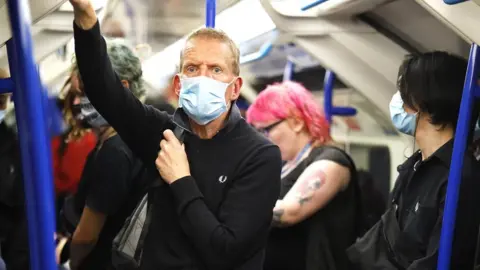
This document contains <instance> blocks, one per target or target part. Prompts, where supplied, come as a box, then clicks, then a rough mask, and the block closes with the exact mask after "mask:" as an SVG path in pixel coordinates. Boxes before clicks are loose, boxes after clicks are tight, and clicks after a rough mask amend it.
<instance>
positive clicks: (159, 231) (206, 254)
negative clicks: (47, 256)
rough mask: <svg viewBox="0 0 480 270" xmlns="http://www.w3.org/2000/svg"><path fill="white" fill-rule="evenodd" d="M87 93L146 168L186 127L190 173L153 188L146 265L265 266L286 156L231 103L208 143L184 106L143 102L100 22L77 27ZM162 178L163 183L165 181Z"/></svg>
mask: <svg viewBox="0 0 480 270" xmlns="http://www.w3.org/2000/svg"><path fill="white" fill-rule="evenodd" d="M74 34H75V49H76V55H77V61H78V66H79V69H80V73H81V76H82V79H83V82H84V85H85V92H86V94H87V96H88V98H89V99H90V101H91V102H92V104H93V105H94V106H95V108H96V109H97V110H98V112H99V113H100V114H101V115H102V116H103V117H105V119H106V120H107V121H108V123H110V124H111V125H112V126H113V127H114V128H115V130H116V131H117V132H118V133H119V134H120V136H121V137H122V139H123V140H124V141H125V143H127V145H128V146H129V147H130V149H132V151H133V152H134V153H135V154H136V155H137V156H139V157H140V158H141V159H142V160H143V162H144V164H145V166H147V167H148V168H149V169H150V170H152V171H153V172H155V173H156V174H157V175H158V172H157V170H156V167H155V160H156V158H157V155H158V151H159V150H160V146H159V144H160V141H161V140H162V138H163V132H164V131H165V130H166V129H171V130H174V128H175V127H176V126H178V127H181V128H183V129H184V130H185V131H186V133H185V138H184V143H185V150H186V153H187V156H188V161H189V165H190V172H191V175H192V176H188V177H184V178H182V179H179V180H177V181H175V182H174V183H173V184H171V185H166V184H165V185H161V186H159V187H157V188H155V189H154V190H153V191H151V192H150V194H151V195H152V196H149V206H150V207H152V219H151V223H150V229H149V230H148V235H147V237H146V240H145V246H144V252H143V255H142V265H141V269H162V270H169V269H189V270H196V269H208V270H216V269H219V270H220V269H222V270H229V269H235V270H260V269H262V265H263V257H264V246H265V243H266V238H267V234H268V230H269V227H270V223H271V220H272V215H273V213H272V209H273V207H274V205H275V202H276V200H277V198H278V193H279V182H280V181H279V180H280V171H281V158H280V151H279V149H278V147H276V146H274V145H273V144H271V143H270V142H269V141H268V140H267V139H266V138H264V137H263V136H262V135H261V134H259V133H258V132H256V131H255V130H254V129H253V128H252V127H251V126H250V125H248V124H247V123H246V122H245V120H244V119H242V118H241V116H240V112H239V110H238V108H237V107H236V106H235V105H233V106H232V109H231V112H230V115H229V118H228V120H227V122H226V123H225V127H224V128H223V129H222V130H220V131H219V132H218V133H217V135H215V136H214V137H213V138H212V139H209V140H203V139H200V138H199V137H197V136H196V135H195V134H193V133H192V132H191V130H190V125H189V119H188V117H187V115H186V114H185V113H184V112H183V111H182V110H181V109H180V110H177V111H176V112H175V113H174V115H173V116H171V115H168V114H167V113H165V112H161V111H158V110H156V109H154V108H153V107H152V106H148V105H143V104H142V103H141V102H140V101H139V100H138V99H136V98H135V97H134V96H133V95H132V93H131V92H130V91H129V90H127V89H125V88H124V87H123V85H122V83H121V82H120V80H119V79H118V77H117V76H116V74H115V73H114V71H113V70H112V66H111V64H110V61H109V59H108V56H107V53H106V46H105V41H104V39H103V38H102V36H101V35H100V29H99V25H98V23H97V25H96V26H95V27H94V28H93V29H91V30H89V31H82V30H81V29H79V28H78V27H77V26H74ZM162 182H163V181H162Z"/></svg>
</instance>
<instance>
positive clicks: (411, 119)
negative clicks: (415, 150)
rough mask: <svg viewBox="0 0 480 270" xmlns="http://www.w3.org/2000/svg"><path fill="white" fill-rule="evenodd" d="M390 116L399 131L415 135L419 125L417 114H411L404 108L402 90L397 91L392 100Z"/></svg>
mask: <svg viewBox="0 0 480 270" xmlns="http://www.w3.org/2000/svg"><path fill="white" fill-rule="evenodd" d="M390 117H391V118H392V122H393V125H394V126H395V128H397V129H398V131H400V132H402V133H404V134H407V135H410V136H413V135H414V134H415V128H416V125H417V114H410V113H407V112H406V111H405V109H404V108H403V100H402V97H401V96H400V92H397V93H395V95H393V97H392V101H390Z"/></svg>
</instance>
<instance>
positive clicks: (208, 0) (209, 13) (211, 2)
mask: <svg viewBox="0 0 480 270" xmlns="http://www.w3.org/2000/svg"><path fill="white" fill-rule="evenodd" d="M205 13H206V23H205V26H207V27H209V28H215V15H216V14H217V3H216V0H205Z"/></svg>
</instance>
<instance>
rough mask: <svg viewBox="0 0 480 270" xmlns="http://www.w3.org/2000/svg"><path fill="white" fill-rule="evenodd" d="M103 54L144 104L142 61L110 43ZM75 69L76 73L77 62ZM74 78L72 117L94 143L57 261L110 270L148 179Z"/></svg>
mask: <svg viewBox="0 0 480 270" xmlns="http://www.w3.org/2000/svg"><path fill="white" fill-rule="evenodd" d="M107 53H108V57H109V59H110V61H111V66H112V67H113V69H114V70H115V71H116V73H117V74H118V75H117V76H118V78H119V79H120V80H121V83H122V85H124V86H125V87H126V88H127V89H129V91H130V92H131V93H132V94H133V95H134V96H135V97H137V98H138V99H140V100H143V99H144V96H145V92H146V91H145V88H144V87H143V82H142V70H141V63H140V59H139V58H138V57H137V56H136V55H135V54H134V52H133V51H132V50H131V49H130V48H129V47H128V46H126V45H124V44H123V43H122V42H118V41H115V42H113V41H111V42H109V43H108V45H107ZM73 65H74V66H75V68H74V70H75V72H78V68H77V62H76V60H75V62H74V63H73ZM77 76H78V80H79V84H78V88H76V89H72V91H74V92H75V93H76V94H75V96H74V100H73V101H72V113H73V117H74V118H75V119H77V120H78V121H80V122H81V123H82V125H83V126H84V127H88V128H91V129H92V130H93V131H94V132H95V133H96V134H97V137H98V141H97V144H96V146H95V148H94V149H93V150H92V151H91V152H90V153H89V154H88V156H87V159H86V162H85V167H84V168H83V171H82V176H81V180H80V182H79V185H78V190H77V192H76V193H75V195H74V196H71V197H68V198H67V199H65V204H64V206H63V214H62V217H63V218H64V220H65V221H66V222H65V223H66V224H67V227H68V231H69V233H70V234H71V235H72V236H71V240H70V241H68V242H67V243H65V242H64V243H63V244H62V243H61V241H59V245H63V248H62V249H61V250H57V257H58V258H60V259H59V261H60V262H62V263H63V261H64V259H65V257H68V256H66V255H65V253H67V255H69V259H70V268H71V269H72V270H77V269H86V270H97V269H98V270H105V269H111V268H112V267H113V266H112V260H111V254H112V251H111V250H112V243H113V240H114V238H115V236H116V235H117V234H118V232H119V231H120V229H121V228H122V226H123V224H124V222H125V220H126V219H127V218H128V216H129V215H130V214H131V213H132V211H133V210H134V208H135V206H136V205H137V203H138V201H139V200H140V199H141V196H142V195H143V194H142V192H143V190H144V189H145V188H146V184H145V185H144V184H143V183H144V182H143V181H144V180H145V181H146V180H147V179H148V176H147V174H146V173H144V172H145V170H144V166H143V163H142V162H141V161H140V159H138V158H136V157H135V156H134V154H133V153H132V151H131V150H130V149H129V148H128V146H127V145H126V144H125V142H124V141H123V140H122V138H121V137H120V136H119V135H118V134H117V132H116V130H115V129H114V128H113V127H112V126H111V125H110V124H109V123H108V122H107V121H106V120H105V119H104V118H103V116H102V115H101V114H99V113H98V112H97V110H96V109H95V108H94V107H93V106H92V104H91V103H90V100H89V99H88V98H87V97H86V96H85V94H84V91H85V87H86V86H85V85H84V82H83V80H82V78H81V76H79V74H78V73H77ZM68 252H70V253H69V254H68Z"/></svg>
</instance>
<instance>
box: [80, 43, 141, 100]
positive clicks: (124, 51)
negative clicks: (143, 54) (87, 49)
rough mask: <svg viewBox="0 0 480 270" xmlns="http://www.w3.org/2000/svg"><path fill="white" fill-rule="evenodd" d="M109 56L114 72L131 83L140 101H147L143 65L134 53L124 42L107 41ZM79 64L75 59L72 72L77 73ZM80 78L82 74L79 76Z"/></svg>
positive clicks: (132, 89) (130, 86)
mask: <svg viewBox="0 0 480 270" xmlns="http://www.w3.org/2000/svg"><path fill="white" fill-rule="evenodd" d="M107 54H108V56H109V58H110V62H111V63H112V67H113V70H115V72H116V73H117V75H118V77H119V79H120V80H126V81H128V83H129V88H130V91H132V93H133V94H134V95H135V96H136V97H137V98H138V99H140V100H142V101H143V100H144V99H145V95H146V90H145V86H144V83H143V79H142V63H141V61H140V58H138V56H136V55H135V53H134V51H133V50H132V49H131V48H130V47H129V46H127V45H126V44H125V42H124V41H123V40H120V39H113V40H107ZM77 70H78V67H77V63H76V59H75V57H74V59H73V64H72V71H77ZM78 75H79V76H80V74H78Z"/></svg>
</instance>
